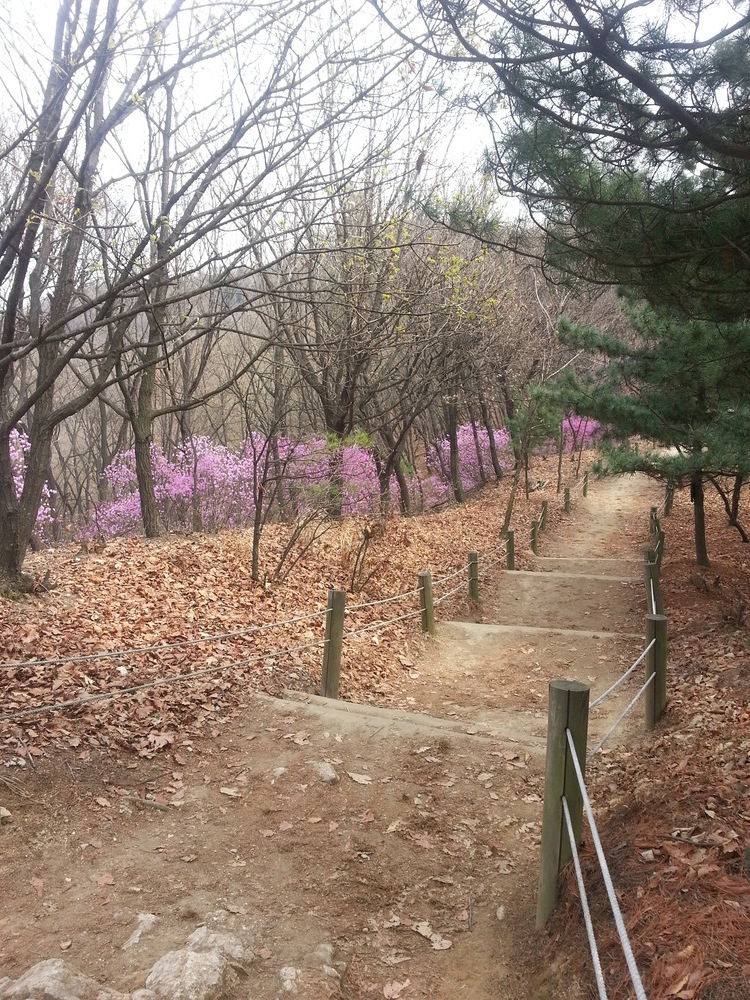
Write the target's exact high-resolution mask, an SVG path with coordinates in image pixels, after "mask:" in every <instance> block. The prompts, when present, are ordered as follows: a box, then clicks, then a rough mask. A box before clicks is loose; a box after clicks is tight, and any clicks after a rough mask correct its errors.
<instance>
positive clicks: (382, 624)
mask: <svg viewBox="0 0 750 1000" xmlns="http://www.w3.org/2000/svg"><path fill="white" fill-rule="evenodd" d="M435 603H437V602H435ZM420 614H421V611H420V610H419V609H417V610H416V611H407V612H406V614H403V615H398V616H397V617H396V618H387V619H386V620H385V621H376V622H370V624H369V625H363V626H362V627H361V628H355V629H351V630H350V631H349V632H345V633H344V638H345V639H351V637H352V636H354V635H363V634H364V633H365V632H374V631H376V630H377V629H381V628H386V627H387V626H388V625H395V624H396V622H403V621H406V620H407V619H408V618H416V617H417V615H420Z"/></svg>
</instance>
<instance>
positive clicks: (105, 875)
mask: <svg viewBox="0 0 750 1000" xmlns="http://www.w3.org/2000/svg"><path fill="white" fill-rule="evenodd" d="M96 884H97V885H100V886H104V885H114V884H115V877H114V875H113V874H112V872H102V874H101V875H99V877H98V878H97V880H96Z"/></svg>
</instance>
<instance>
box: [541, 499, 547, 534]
mask: <svg viewBox="0 0 750 1000" xmlns="http://www.w3.org/2000/svg"><path fill="white" fill-rule="evenodd" d="M548 508H549V500H542V511H541V513H540V515H539V530H540V531H545V530H546V528H547V510H548Z"/></svg>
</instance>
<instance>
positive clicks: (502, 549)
mask: <svg viewBox="0 0 750 1000" xmlns="http://www.w3.org/2000/svg"><path fill="white" fill-rule="evenodd" d="M507 548H508V543H507V542H501V543H500V544H499V545H496V546H495V547H494V549H488V550H487V552H480V553H479V558H480V559H486V558H487V556H494V554H495V553H496V552H505V551H507Z"/></svg>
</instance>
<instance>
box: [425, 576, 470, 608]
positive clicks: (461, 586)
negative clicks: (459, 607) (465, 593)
mask: <svg viewBox="0 0 750 1000" xmlns="http://www.w3.org/2000/svg"><path fill="white" fill-rule="evenodd" d="M465 586H466V584H465V583H464V581H463V580H462V581H461V583H459V584H457V585H456V586H455V587H452V588H451V589H450V590H448V591H446V592H445V593H444V594H443V595H442V597H438V598H437V600H434V601H433V602H432V603H433V606H434V605H437V604H441V603H442V602H443V601H445V600H446V599H447V598H449V597H452V596H453V595H454V594H457V593H458V592H459V590H463V589H464V587H465Z"/></svg>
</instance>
